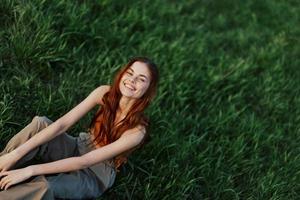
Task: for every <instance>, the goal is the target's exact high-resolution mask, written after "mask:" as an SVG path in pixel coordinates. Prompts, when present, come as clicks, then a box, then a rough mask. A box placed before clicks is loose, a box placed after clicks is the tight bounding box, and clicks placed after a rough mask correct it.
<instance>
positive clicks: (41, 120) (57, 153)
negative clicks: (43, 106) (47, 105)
mask: <svg viewBox="0 0 300 200" xmlns="http://www.w3.org/2000/svg"><path fill="white" fill-rule="evenodd" d="M51 123H53V122H52V121H51V120H50V119H48V118H47V117H46V116H35V117H34V118H33V119H32V121H31V123H29V124H28V125H27V126H26V127H25V128H23V129H22V130H21V131H20V132H19V133H17V134H16V135H15V136H13V137H12V138H11V139H10V140H9V142H8V143H7V145H6V147H5V148H4V150H3V151H2V152H1V153H0V156H1V155H3V154H5V153H8V152H10V151H12V150H14V149H16V148H17V147H18V146H20V145H21V144H23V143H25V142H26V141H27V140H29V139H30V138H31V137H33V136H34V135H35V134H37V133H38V132H40V131H41V130H42V129H44V128H46V127H47V126H49V125H50V124H51ZM76 155H78V150H77V142H76V138H75V137H72V136H70V135H68V134H67V133H62V134H60V135H59V136H57V137H55V138H53V139H52V140H50V141H49V142H47V143H45V144H42V145H40V146H39V147H37V148H35V149H33V150H31V151H30V152H29V153H27V154H26V155H25V156H24V157H22V159H20V160H19V161H18V162H17V163H16V165H15V166H14V168H19V167H23V166H24V165H26V164H28V163H27V162H29V161H32V159H34V158H38V159H39V160H40V161H42V162H51V161H55V160H60V159H63V158H67V157H72V156H76Z"/></svg>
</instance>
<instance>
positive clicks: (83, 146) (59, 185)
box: [0, 116, 116, 200]
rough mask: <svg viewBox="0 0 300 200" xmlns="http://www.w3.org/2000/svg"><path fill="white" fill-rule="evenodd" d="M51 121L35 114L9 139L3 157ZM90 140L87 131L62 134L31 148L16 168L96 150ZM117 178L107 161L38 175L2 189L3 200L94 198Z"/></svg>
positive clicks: (0, 195)
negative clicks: (28, 122)
mask: <svg viewBox="0 0 300 200" xmlns="http://www.w3.org/2000/svg"><path fill="white" fill-rule="evenodd" d="M51 123H53V122H52V121H51V120H50V119H48V118H47V117H45V116H42V117H40V116H35V117H34V118H33V119H32V121H31V123H30V124H28V125H27V126H26V127H25V128H23V129H22V130H21V131H20V132H19V133H17V134H16V135H15V136H14V137H12V138H11V139H10V140H9V142H8V143H7V145H6V147H5V148H4V150H3V151H2V152H1V153H0V156H1V155H3V154H5V153H8V152H10V151H12V150H14V149H15V148H17V147H18V146H19V145H21V144H23V143H25V142H26V141H27V140H28V139H29V138H31V137H32V136H33V135H34V134H36V133H38V132H39V131H40V130H42V129H43V128H46V127H47V126H48V125H50V124H51ZM90 139H91V137H90V135H89V134H88V133H85V132H80V134H79V136H78V137H73V136H71V135H68V134H67V133H62V134H60V135H59V136H57V137H55V138H53V139H52V140H51V141H49V142H47V143H45V144H42V145H40V146H39V147H37V148H35V149H33V150H31V151H30V152H29V153H27V154H26V155H25V156H24V157H22V159H20V160H19V161H18V162H17V163H16V165H15V166H14V167H13V168H12V169H18V168H21V167H25V166H28V165H30V164H38V163H47V162H52V161H56V160H60V159H64V158H68V157H73V156H80V155H83V154H85V153H87V152H89V151H91V150H93V149H95V146H94V145H92V144H91V142H90ZM115 178H116V170H115V168H114V164H113V161H112V160H107V161H103V162H100V163H98V164H96V165H93V166H91V167H88V168H85V169H81V170H76V171H71V172H66V173H57V174H47V175H38V176H34V177H32V178H30V179H28V180H26V181H24V182H22V183H19V184H16V185H13V186H11V187H10V188H8V189H7V190H3V191H1V192H0V199H1V200H40V199H42V200H57V199H70V200H71V199H72V200H76V199H93V198H97V197H99V196H101V195H102V194H103V193H104V192H105V191H106V190H107V189H108V188H110V187H111V186H112V185H113V183H114V181H115Z"/></svg>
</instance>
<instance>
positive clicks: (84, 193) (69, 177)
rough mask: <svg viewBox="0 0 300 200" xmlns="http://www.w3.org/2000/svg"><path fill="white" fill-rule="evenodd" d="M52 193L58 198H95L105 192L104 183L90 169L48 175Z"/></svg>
mask: <svg viewBox="0 0 300 200" xmlns="http://www.w3.org/2000/svg"><path fill="white" fill-rule="evenodd" d="M46 179H47V181H48V184H49V188H50V189H51V191H52V192H53V193H52V195H53V196H54V197H55V198H58V199H72V200H73V199H74V200H75V199H94V198H97V197H100V196H101V195H102V194H103V193H104V188H103V185H102V183H101V182H100V181H99V179H98V178H97V177H96V175H95V174H94V173H93V172H92V171H91V170H90V169H89V168H85V169H81V170H76V171H71V172H68V173H59V174H57V175H46Z"/></svg>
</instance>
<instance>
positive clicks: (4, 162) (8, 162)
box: [0, 151, 19, 172]
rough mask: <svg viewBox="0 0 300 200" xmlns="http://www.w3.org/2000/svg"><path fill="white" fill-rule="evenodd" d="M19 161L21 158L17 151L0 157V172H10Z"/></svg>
mask: <svg viewBox="0 0 300 200" xmlns="http://www.w3.org/2000/svg"><path fill="white" fill-rule="evenodd" d="M18 160H19V157H18V155H17V153H16V152H15V151H11V152H9V153H6V154H4V155H3V156H1V157H0V172H4V171H7V170H9V169H10V168H11V167H13V166H14V165H15V164H16V163H17V161H18Z"/></svg>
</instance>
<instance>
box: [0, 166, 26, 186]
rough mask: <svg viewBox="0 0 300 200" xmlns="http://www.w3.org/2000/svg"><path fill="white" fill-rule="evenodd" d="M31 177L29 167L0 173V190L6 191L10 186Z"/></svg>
mask: <svg viewBox="0 0 300 200" xmlns="http://www.w3.org/2000/svg"><path fill="white" fill-rule="evenodd" d="M31 176H32V169H31V167H30V166H29V167H25V168H21V169H16V170H10V171H5V172H0V179H1V181H0V188H1V189H2V190H3V189H5V190H7V188H9V187H10V186H12V185H15V184H17V183H20V182H22V181H25V180H27V179H29V178H30V177H31Z"/></svg>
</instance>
